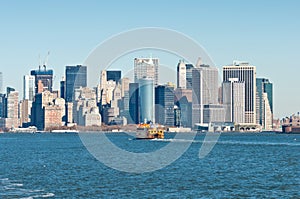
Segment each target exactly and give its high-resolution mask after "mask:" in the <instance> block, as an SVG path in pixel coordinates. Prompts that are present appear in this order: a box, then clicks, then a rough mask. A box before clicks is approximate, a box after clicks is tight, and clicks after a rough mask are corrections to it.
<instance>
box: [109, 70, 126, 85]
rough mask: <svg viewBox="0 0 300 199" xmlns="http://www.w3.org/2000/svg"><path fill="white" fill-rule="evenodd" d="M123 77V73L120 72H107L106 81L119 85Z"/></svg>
mask: <svg viewBox="0 0 300 199" xmlns="http://www.w3.org/2000/svg"><path fill="white" fill-rule="evenodd" d="M121 75H122V73H121V71H120V70H108V71H106V81H109V80H113V81H115V82H116V83H119V81H120V80H121Z"/></svg>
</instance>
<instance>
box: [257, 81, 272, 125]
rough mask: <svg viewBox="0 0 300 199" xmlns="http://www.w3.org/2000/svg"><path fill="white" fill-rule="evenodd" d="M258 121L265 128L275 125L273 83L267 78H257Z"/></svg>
mask: <svg viewBox="0 0 300 199" xmlns="http://www.w3.org/2000/svg"><path fill="white" fill-rule="evenodd" d="M256 89H257V96H256V123H257V124H260V125H261V126H262V128H263V129H265V130H271V129H272V127H273V84H272V83H271V82H270V81H269V80H268V79H266V78H257V79H256Z"/></svg>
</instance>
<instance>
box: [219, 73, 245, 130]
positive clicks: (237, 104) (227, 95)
mask: <svg viewBox="0 0 300 199" xmlns="http://www.w3.org/2000/svg"><path fill="white" fill-rule="evenodd" d="M222 94H223V96H222V100H223V105H224V108H225V122H233V123H238V124H240V123H245V83H244V82H239V81H238V78H229V81H227V82H223V84H222Z"/></svg>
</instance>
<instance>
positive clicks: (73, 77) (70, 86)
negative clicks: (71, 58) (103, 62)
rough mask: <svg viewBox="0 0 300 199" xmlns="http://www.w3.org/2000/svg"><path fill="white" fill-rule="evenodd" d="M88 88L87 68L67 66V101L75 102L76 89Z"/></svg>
mask: <svg viewBox="0 0 300 199" xmlns="http://www.w3.org/2000/svg"><path fill="white" fill-rule="evenodd" d="M86 86H87V67H86V66H81V65H77V66H66V82H65V89H66V91H65V92H66V93H65V100H66V102H72V101H74V100H75V95H74V93H75V89H78V88H80V87H86Z"/></svg>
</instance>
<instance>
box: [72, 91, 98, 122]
mask: <svg viewBox="0 0 300 199" xmlns="http://www.w3.org/2000/svg"><path fill="white" fill-rule="evenodd" d="M75 93H76V96H77V97H76V100H75V102H74V106H73V119H74V122H75V123H77V124H78V125H79V126H101V120H102V118H101V115H100V113H99V108H98V106H97V101H96V91H95V90H94V89H90V88H87V87H84V88H79V89H76V90H75Z"/></svg>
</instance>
